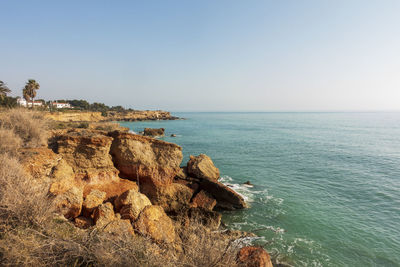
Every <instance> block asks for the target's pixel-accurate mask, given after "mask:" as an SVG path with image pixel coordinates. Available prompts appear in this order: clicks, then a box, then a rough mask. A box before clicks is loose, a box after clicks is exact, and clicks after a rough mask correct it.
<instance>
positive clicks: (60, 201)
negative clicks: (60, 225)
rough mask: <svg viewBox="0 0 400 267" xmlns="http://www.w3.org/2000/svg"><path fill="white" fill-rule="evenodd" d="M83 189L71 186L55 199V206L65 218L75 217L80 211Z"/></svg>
mask: <svg viewBox="0 0 400 267" xmlns="http://www.w3.org/2000/svg"><path fill="white" fill-rule="evenodd" d="M82 203H83V190H82V188H78V187H72V188H71V189H70V190H68V191H67V192H65V193H64V194H62V195H59V196H58V197H57V199H56V207H57V208H58V210H59V211H60V212H61V213H62V214H63V215H64V216H65V218H67V219H71V218H76V217H78V216H79V214H80V213H81V211H82Z"/></svg>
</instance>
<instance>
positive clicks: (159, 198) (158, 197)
mask: <svg viewBox="0 0 400 267" xmlns="http://www.w3.org/2000/svg"><path fill="white" fill-rule="evenodd" d="M192 195H193V191H192V190H191V189H190V188H189V187H187V186H185V185H183V184H179V183H172V184H170V185H167V186H164V187H158V188H156V190H153V191H151V192H150V193H148V196H149V198H150V200H151V202H152V203H153V204H154V205H158V206H161V207H162V208H163V209H164V210H165V212H175V213H179V212H180V211H181V210H183V209H186V208H188V207H189V202H190V199H191V198H192Z"/></svg>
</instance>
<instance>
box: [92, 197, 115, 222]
mask: <svg viewBox="0 0 400 267" xmlns="http://www.w3.org/2000/svg"><path fill="white" fill-rule="evenodd" d="M115 219H116V217H115V213H114V207H113V205H112V204H111V203H110V202H106V203H103V204H101V205H100V206H98V207H97V208H96V209H95V210H94V213H93V220H94V222H95V223H96V226H99V227H102V226H105V225H106V224H107V223H109V222H111V221H113V220H115Z"/></svg>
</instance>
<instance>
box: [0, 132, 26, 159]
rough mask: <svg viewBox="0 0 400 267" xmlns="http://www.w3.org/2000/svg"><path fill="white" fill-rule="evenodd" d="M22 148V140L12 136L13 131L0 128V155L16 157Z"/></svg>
mask: <svg viewBox="0 0 400 267" xmlns="http://www.w3.org/2000/svg"><path fill="white" fill-rule="evenodd" d="M21 146H22V140H21V138H19V137H18V136H16V135H15V134H14V131H13V130H10V129H5V128H1V127H0V154H6V153H7V154H9V155H12V156H16V155H17V152H18V149H19V148H20V147H21Z"/></svg>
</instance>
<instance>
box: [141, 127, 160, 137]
mask: <svg viewBox="0 0 400 267" xmlns="http://www.w3.org/2000/svg"><path fill="white" fill-rule="evenodd" d="M164 133H165V129H164V128H159V129H153V128H144V131H143V135H144V136H152V137H154V136H164Z"/></svg>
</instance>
